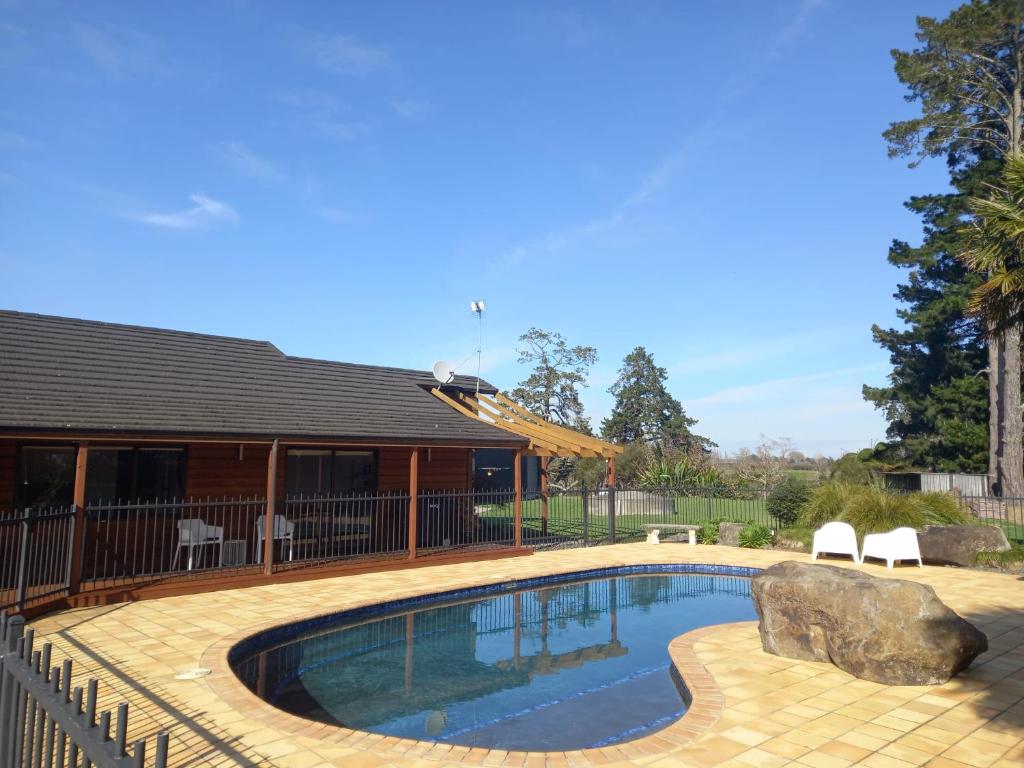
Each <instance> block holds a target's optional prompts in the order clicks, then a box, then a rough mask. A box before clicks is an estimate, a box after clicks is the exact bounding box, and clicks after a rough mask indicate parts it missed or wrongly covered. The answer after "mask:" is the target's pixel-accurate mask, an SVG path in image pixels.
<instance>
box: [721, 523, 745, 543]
mask: <svg viewBox="0 0 1024 768" xmlns="http://www.w3.org/2000/svg"><path fill="white" fill-rule="evenodd" d="M746 527H747V526H746V524H745V523H719V524H718V543H719V544H724V545H725V546H727V547H738V546H739V545H740V531H742V530H743V529H744V528H746Z"/></svg>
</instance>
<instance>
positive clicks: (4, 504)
mask: <svg viewBox="0 0 1024 768" xmlns="http://www.w3.org/2000/svg"><path fill="white" fill-rule="evenodd" d="M16 447H17V443H15V442H14V440H0V513H3V512H11V511H13V510H14V485H15V477H16V476H17V469H16V468H15V463H14V457H15V455H16Z"/></svg>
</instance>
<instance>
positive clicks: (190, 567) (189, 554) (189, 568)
mask: <svg viewBox="0 0 1024 768" xmlns="http://www.w3.org/2000/svg"><path fill="white" fill-rule="evenodd" d="M192 549H193V547H192V545H191V544H189V545H188V567H187V568H186V570H189V571H191V570H192Z"/></svg>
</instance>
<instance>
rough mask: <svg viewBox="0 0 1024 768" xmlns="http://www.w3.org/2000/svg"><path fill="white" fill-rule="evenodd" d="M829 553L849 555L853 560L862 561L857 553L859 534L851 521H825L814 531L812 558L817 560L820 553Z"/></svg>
mask: <svg viewBox="0 0 1024 768" xmlns="http://www.w3.org/2000/svg"><path fill="white" fill-rule="evenodd" d="M822 553H827V554H830V555H849V556H850V557H852V558H853V562H855V563H859V562H861V559H860V555H858V554H857V534H856V533H855V532H854V530H853V526H852V525H850V524H849V523H838V522H833V523H825V524H824V525H823V526H821V528H819V529H818V530H816V531H815V532H814V541H813V543H812V545H811V560H817V559H818V555H820V554H822Z"/></svg>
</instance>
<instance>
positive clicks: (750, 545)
mask: <svg viewBox="0 0 1024 768" xmlns="http://www.w3.org/2000/svg"><path fill="white" fill-rule="evenodd" d="M771 544H772V531H771V528H769V527H768V526H766V525H756V524H755V525H748V526H747V527H745V528H744V529H743V530H742V531H740V535H739V545H740V546H741V547H746V548H747V549H764V548H765V547H770V546H771Z"/></svg>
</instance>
